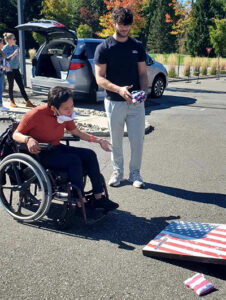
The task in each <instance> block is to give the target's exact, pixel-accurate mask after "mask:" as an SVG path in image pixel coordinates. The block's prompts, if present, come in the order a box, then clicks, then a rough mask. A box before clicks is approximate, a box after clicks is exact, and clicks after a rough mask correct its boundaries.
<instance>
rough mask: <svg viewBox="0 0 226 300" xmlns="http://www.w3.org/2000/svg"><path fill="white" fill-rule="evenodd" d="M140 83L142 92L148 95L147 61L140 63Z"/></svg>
mask: <svg viewBox="0 0 226 300" xmlns="http://www.w3.org/2000/svg"><path fill="white" fill-rule="evenodd" d="M138 73H139V83H140V88H141V90H143V91H145V93H146V95H147V93H148V74H147V68H146V63H145V61H142V62H138Z"/></svg>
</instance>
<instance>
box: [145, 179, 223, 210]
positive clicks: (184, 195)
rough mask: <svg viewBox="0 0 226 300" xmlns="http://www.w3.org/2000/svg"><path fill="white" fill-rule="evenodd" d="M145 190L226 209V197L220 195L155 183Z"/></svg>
mask: <svg viewBox="0 0 226 300" xmlns="http://www.w3.org/2000/svg"><path fill="white" fill-rule="evenodd" d="M144 188H145V189H151V190H154V191H157V192H160V193H163V194H167V195H170V196H173V197H176V198H178V199H184V200H190V201H196V202H200V203H205V204H214V205H217V206H220V207H222V208H226V195H225V194H220V193H202V192H194V191H187V190H184V189H179V188H175V187H170V186H163V185H159V184H154V183H145V187H144Z"/></svg>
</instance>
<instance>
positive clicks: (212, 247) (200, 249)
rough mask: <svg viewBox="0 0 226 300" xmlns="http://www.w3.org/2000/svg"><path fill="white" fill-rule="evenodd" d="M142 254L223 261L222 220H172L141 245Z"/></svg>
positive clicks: (225, 239) (225, 259)
mask: <svg viewBox="0 0 226 300" xmlns="http://www.w3.org/2000/svg"><path fill="white" fill-rule="evenodd" d="M143 254H144V255H145V256H150V257H165V258H172V259H181V260H191V261H199V262H205V263H215V264H222V265H226V224H208V223H199V222H183V221H179V222H178V221H175V222H172V223H170V225H168V226H167V227H165V229H164V230H163V231H161V232H160V233H159V234H158V235H157V236H156V237H155V238H154V239H153V240H151V241H150V242H149V243H148V244H147V245H146V246H145V247H144V248H143Z"/></svg>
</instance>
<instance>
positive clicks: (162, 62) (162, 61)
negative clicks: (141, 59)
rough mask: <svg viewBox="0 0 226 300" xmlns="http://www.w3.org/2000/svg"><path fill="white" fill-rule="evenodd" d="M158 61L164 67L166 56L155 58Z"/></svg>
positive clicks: (159, 55)
mask: <svg viewBox="0 0 226 300" xmlns="http://www.w3.org/2000/svg"><path fill="white" fill-rule="evenodd" d="M155 60H156V61H158V62H159V63H161V64H162V65H164V62H165V60H164V56H163V55H162V54H158V55H157V56H156V58H155Z"/></svg>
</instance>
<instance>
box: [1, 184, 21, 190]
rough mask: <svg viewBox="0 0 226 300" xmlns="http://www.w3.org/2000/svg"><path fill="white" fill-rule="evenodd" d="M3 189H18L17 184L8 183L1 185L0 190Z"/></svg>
mask: <svg viewBox="0 0 226 300" xmlns="http://www.w3.org/2000/svg"><path fill="white" fill-rule="evenodd" d="M3 189H5V190H12V191H17V190H19V189H20V188H19V186H18V185H11V186H8V185H3V186H2V190H3Z"/></svg>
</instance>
